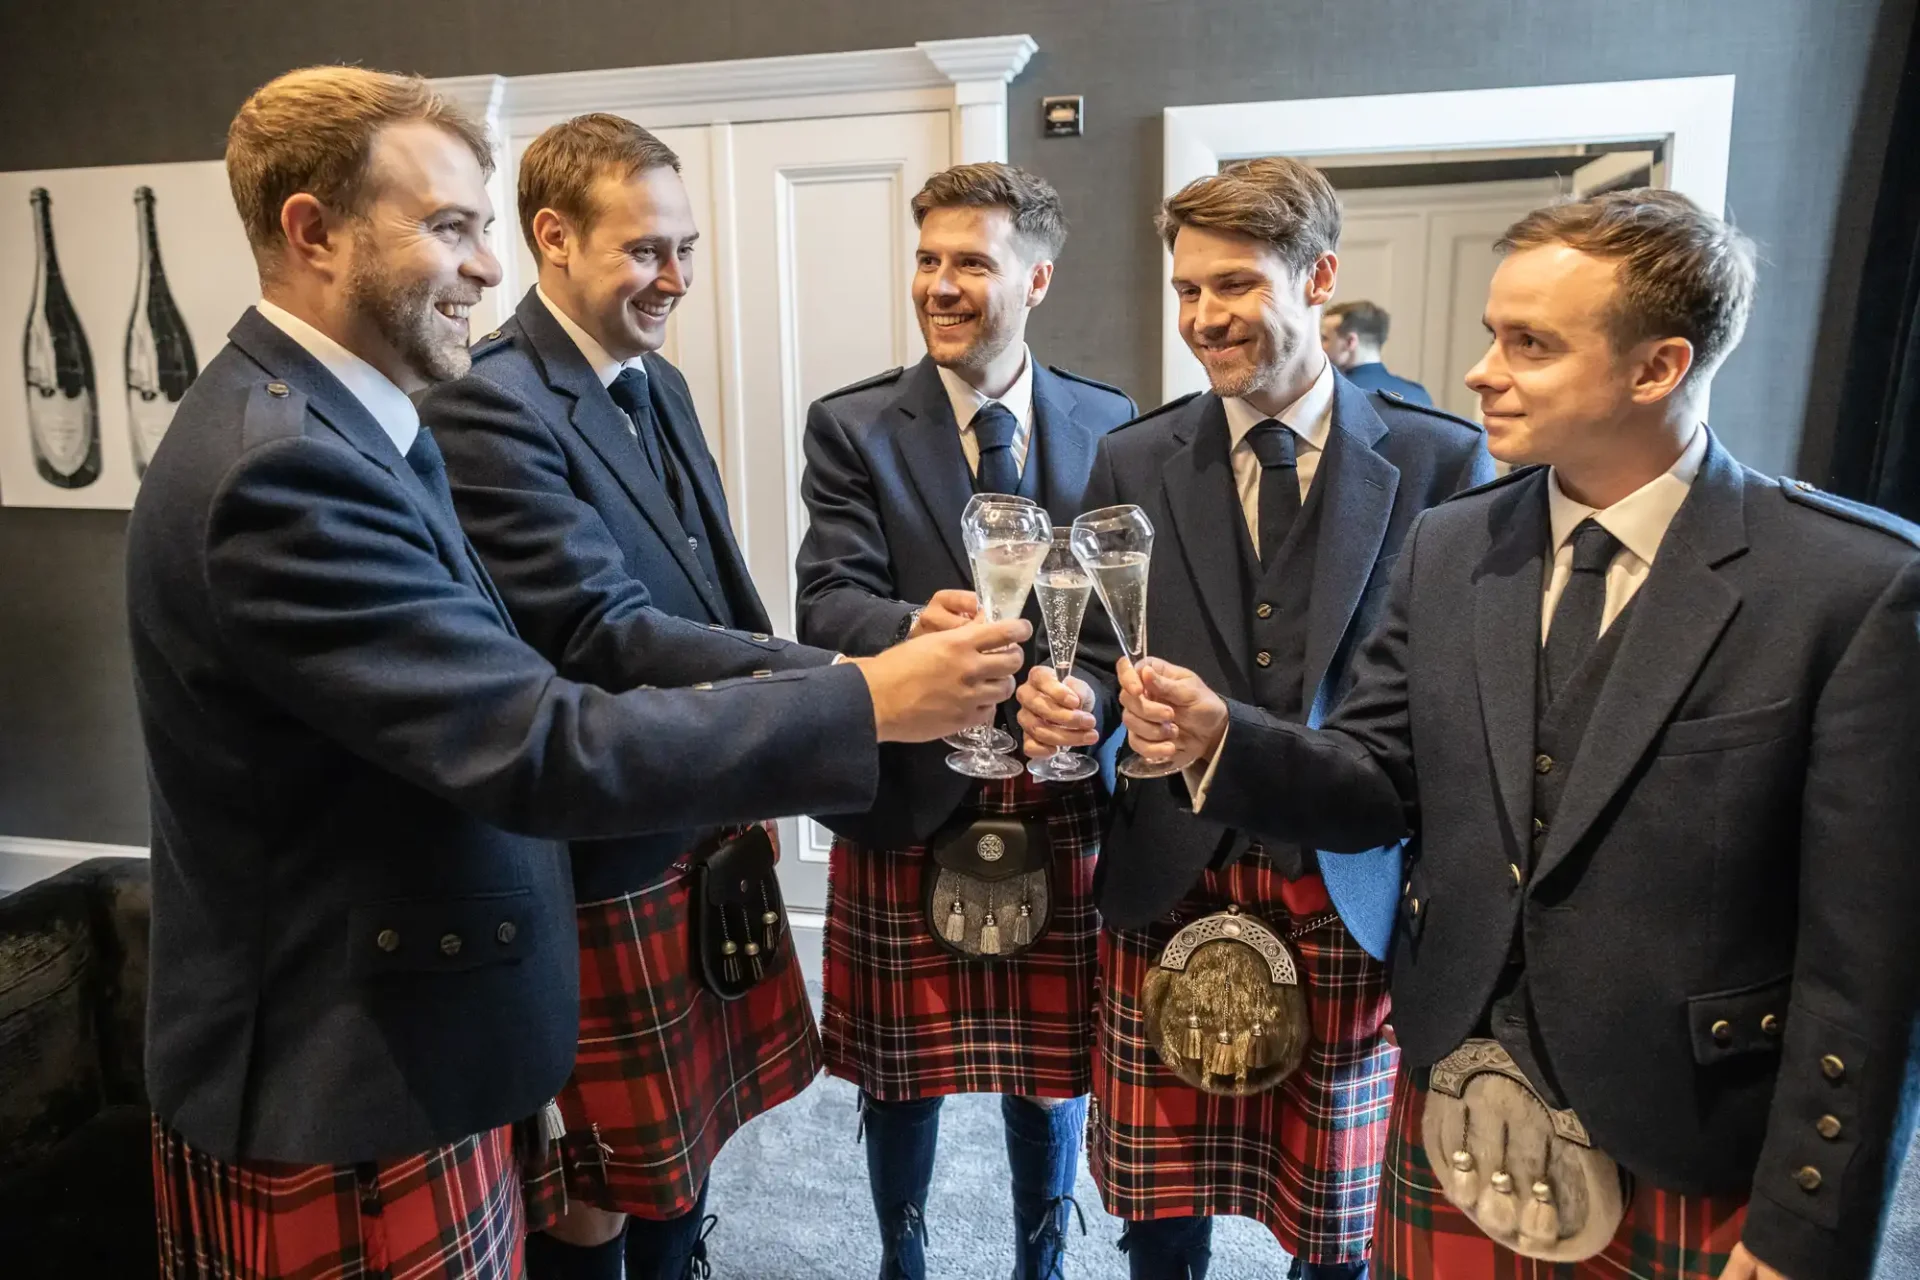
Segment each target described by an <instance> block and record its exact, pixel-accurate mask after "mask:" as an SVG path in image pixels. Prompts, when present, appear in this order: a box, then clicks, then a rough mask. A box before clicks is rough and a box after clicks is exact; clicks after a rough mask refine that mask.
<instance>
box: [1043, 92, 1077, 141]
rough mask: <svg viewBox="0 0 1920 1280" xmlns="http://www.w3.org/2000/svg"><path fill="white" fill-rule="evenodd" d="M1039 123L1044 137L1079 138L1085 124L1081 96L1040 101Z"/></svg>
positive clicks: (1066, 96)
mask: <svg viewBox="0 0 1920 1280" xmlns="http://www.w3.org/2000/svg"><path fill="white" fill-rule="evenodd" d="M1040 121H1041V133H1042V135H1043V136H1045V137H1049V138H1077V137H1079V136H1080V135H1081V133H1082V132H1084V127H1083V126H1084V123H1085V121H1084V116H1083V107H1082V99H1081V96H1080V95H1079V94H1077V93H1075V94H1068V95H1062V96H1059V97H1053V98H1042V99H1040Z"/></svg>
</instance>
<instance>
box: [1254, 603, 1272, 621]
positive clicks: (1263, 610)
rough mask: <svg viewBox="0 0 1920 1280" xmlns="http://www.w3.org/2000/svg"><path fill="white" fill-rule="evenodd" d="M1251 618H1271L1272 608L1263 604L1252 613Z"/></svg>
mask: <svg viewBox="0 0 1920 1280" xmlns="http://www.w3.org/2000/svg"><path fill="white" fill-rule="evenodd" d="M1253 616H1254V617H1256V618H1271V617H1272V616H1273V606H1272V605H1270V604H1266V603H1264V602H1263V603H1262V604H1261V605H1260V606H1259V607H1258V608H1257V609H1255V610H1254V611H1253Z"/></svg>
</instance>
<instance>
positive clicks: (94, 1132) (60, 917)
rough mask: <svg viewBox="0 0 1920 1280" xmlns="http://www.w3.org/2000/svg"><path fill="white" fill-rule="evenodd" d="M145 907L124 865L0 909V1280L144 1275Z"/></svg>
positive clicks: (39, 886)
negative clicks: (0, 1278)
mask: <svg viewBox="0 0 1920 1280" xmlns="http://www.w3.org/2000/svg"><path fill="white" fill-rule="evenodd" d="M150 902H151V895H150V893H149V889H148V880H147V864H146V862H145V861H143V860H141V859H138V858H95V859H93V860H91V861H88V862H84V863H81V864H80V865H79V866H77V867H70V868H68V869H67V870H66V871H63V872H61V873H60V874H58V875H55V876H52V877H49V878H48V879H46V880H42V881H40V882H38V883H36V884H33V885H29V886H28V887H27V888H25V889H23V890H21V891H20V892H19V893H16V894H13V895H12V896H10V897H6V898H0V1272H4V1273H5V1274H6V1275H7V1276H9V1277H12V1278H13V1280H38V1278H39V1277H42V1276H46V1277H52V1276H61V1277H81V1276H84V1277H94V1276H99V1277H103V1278H104V1277H113V1278H114V1280H118V1278H119V1277H122V1276H125V1277H147V1276H152V1275H154V1274H155V1272H156V1269H157V1262H156V1254H155V1249H154V1227H153V1165H152V1156H151V1148H150V1139H149V1128H148V1125H149V1120H148V1111H147V1094H146V1089H145V1087H144V1086H143V1084H142V1075H141V1065H140V1064H141V1049H142V1044H143V1039H142V1030H143V1023H144V1019H145V1014H146V1003H147V925H148V917H149V908H150Z"/></svg>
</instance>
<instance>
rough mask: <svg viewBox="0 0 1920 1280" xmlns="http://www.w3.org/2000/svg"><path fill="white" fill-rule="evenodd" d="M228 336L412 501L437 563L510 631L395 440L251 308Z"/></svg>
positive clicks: (441, 501)
mask: <svg viewBox="0 0 1920 1280" xmlns="http://www.w3.org/2000/svg"><path fill="white" fill-rule="evenodd" d="M227 336H228V337H229V338H230V339H231V340H232V341H233V344H234V345H235V346H237V347H239V348H240V349H241V350H242V351H244V352H246V353H247V355H248V356H250V357H251V358H252V359H253V361H254V363H256V364H258V365H259V366H260V367H261V368H263V369H265V370H267V371H268V372H269V373H271V374H273V375H274V376H276V377H279V378H284V379H285V380H286V381H288V382H290V383H292V384H293V385H294V386H297V387H298V388H299V389H300V390H301V392H303V393H304V394H305V395H306V397H307V409H308V410H309V411H310V412H311V413H313V415H314V416H315V417H317V418H319V419H320V420H321V421H322V422H325V423H326V424H327V425H328V426H329V427H331V428H333V430H334V432H335V433H336V434H337V435H339V436H340V438H341V439H343V440H345V441H346V442H347V443H348V444H349V445H351V446H353V448H355V449H356V450H358V451H359V452H360V454H361V455H362V456H363V457H365V458H366V459H367V460H368V461H370V462H372V463H374V464H375V465H376V466H378V467H380V469H381V470H383V471H385V472H386V473H387V474H388V475H390V476H392V477H393V478H394V479H395V480H396V481H397V482H398V483H399V484H400V486H401V487H402V488H404V489H406V490H407V491H408V492H409V493H410V494H412V495H413V497H414V499H415V501H416V502H417V503H418V505H419V507H420V513H421V516H422V518H424V519H425V520H426V523H427V529H428V531H429V532H430V533H432V535H433V539H434V542H435V544H436V547H437V549H438V551H439V555H440V559H441V562H442V563H443V564H445V565H446V566H447V569H448V570H449V571H450V572H451V573H452V574H453V576H454V578H455V579H457V580H458V581H460V582H464V583H465V584H467V585H468V586H470V587H473V588H474V589H475V590H477V591H479V592H480V594H481V595H484V596H485V597H486V598H487V600H488V602H489V603H491V604H492V605H493V607H494V611H495V612H496V613H498V614H499V615H500V620H501V622H502V623H503V624H505V625H506V626H507V628H508V629H509V630H512V629H513V619H512V615H510V614H509V613H508V612H507V608H506V603H505V602H504V601H503V600H501V598H500V594H499V592H498V591H497V590H495V588H494V585H493V579H492V578H491V577H489V576H488V574H487V571H486V566H485V565H484V564H482V563H481V561H480V557H479V555H478V553H476V552H475V551H474V549H473V545H472V544H471V543H470V542H468V541H467V535H466V531H465V530H464V529H462V528H461V527H460V522H459V520H458V518H457V517H456V516H455V515H454V513H453V511H452V509H451V508H450V507H449V506H448V503H447V500H446V499H445V498H443V497H442V496H441V495H440V494H437V493H433V492H430V491H429V490H428V488H427V486H426V483H425V482H424V481H423V480H421V478H420V476H419V474H418V473H416V472H415V471H414V469H413V466H412V464H410V463H409V462H408V461H407V460H406V458H405V456H404V455H402V454H401V452H400V450H399V447H398V446H396V445H395V444H394V442H393V437H392V436H390V435H388V434H387V432H386V429H385V428H384V427H382V426H381V425H380V423H379V421H378V420H377V419H376V418H375V417H374V416H373V414H372V413H371V412H369V411H368V409H367V407H366V406H365V405H364V404H362V403H360V398H359V397H358V396H356V395H354V394H353V392H351V391H349V390H347V388H346V385H345V384H344V383H342V382H341V381H340V379H338V378H336V377H334V376H333V374H332V373H331V372H329V371H328V369H327V367H326V366H325V365H323V364H321V363H320V362H319V361H318V360H317V359H315V358H314V357H313V355H312V354H311V353H309V352H308V351H307V349H306V348H305V347H303V346H301V345H300V344H299V343H298V342H295V341H294V340H293V339H292V338H291V337H289V336H288V335H287V334H286V333H285V332H283V331H282V330H281V328H280V326H278V325H276V324H274V323H273V321H271V320H269V319H267V318H266V317H265V316H263V315H261V314H260V313H259V312H258V311H257V310H255V309H254V308H252V307H249V308H247V311H246V313H245V314H244V315H242V316H241V317H240V321H239V323H237V324H235V325H234V327H233V330H232V331H231V332H230V333H229V334H228V335H227Z"/></svg>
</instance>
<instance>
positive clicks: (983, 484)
mask: <svg viewBox="0 0 1920 1280" xmlns="http://www.w3.org/2000/svg"><path fill="white" fill-rule="evenodd" d="M1019 430H1020V424H1019V423H1018V422H1016V421H1015V420H1014V417H1013V410H1011V409H1009V408H1007V406H1005V405H1003V404H1001V403H1000V402H999V401H998V400H989V401H987V403H985V404H983V405H981V406H980V408H979V410H978V411H976V412H975V413H974V415H973V439H974V442H975V443H976V444H978V445H979V446H980V467H979V469H978V470H977V471H975V472H974V484H973V489H974V492H975V493H1019V492H1020V466H1019V464H1018V463H1017V462H1016V461H1015V460H1014V456H1013V437H1014V436H1015V435H1016V434H1018V433H1019Z"/></svg>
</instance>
